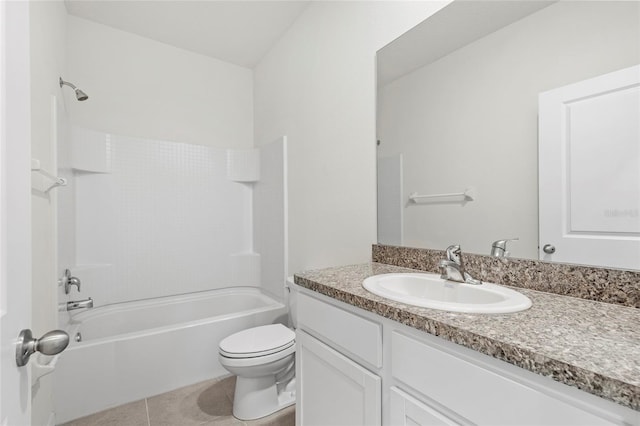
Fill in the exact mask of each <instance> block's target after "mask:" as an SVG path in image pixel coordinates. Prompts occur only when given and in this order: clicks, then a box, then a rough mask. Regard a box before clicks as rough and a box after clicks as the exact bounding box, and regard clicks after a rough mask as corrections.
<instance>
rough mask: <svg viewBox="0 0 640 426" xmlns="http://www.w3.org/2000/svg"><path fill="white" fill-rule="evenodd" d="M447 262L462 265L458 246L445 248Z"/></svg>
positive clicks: (460, 251)
mask: <svg viewBox="0 0 640 426" xmlns="http://www.w3.org/2000/svg"><path fill="white" fill-rule="evenodd" d="M446 251H447V260H450V261H452V262H455V263H457V264H458V265H462V250H461V249H460V245H459V244H455V245H452V246H449V247H447V250H446Z"/></svg>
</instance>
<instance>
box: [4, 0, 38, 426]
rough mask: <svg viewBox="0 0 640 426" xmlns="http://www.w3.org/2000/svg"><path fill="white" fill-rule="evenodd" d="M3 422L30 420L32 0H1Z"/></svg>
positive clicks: (5, 423)
mask: <svg viewBox="0 0 640 426" xmlns="http://www.w3.org/2000/svg"><path fill="white" fill-rule="evenodd" d="M0 32H1V33H0V34H1V35H0V43H1V51H2V53H1V56H2V58H1V61H0V64H1V65H0V99H1V102H2V106H1V114H0V135H1V136H0V143H1V151H0V173H1V174H0V203H1V204H0V224H1V225H0V345H1V346H0V348H1V350H2V356H1V357H0V383H1V384H2V385H1V388H0V424H1V425H27V424H29V423H30V421H31V416H30V411H31V410H30V406H31V383H30V380H29V377H28V369H27V367H17V365H16V345H15V343H16V338H17V337H18V333H19V332H20V331H21V330H22V329H25V328H28V327H29V321H30V318H31V302H30V300H31V299H30V295H31V265H30V262H31V237H30V232H31V215H30V211H31V207H30V203H31V198H30V197H31V187H30V167H31V164H30V143H31V140H30V130H29V128H30V121H29V120H30V118H29V117H30V111H29V109H30V102H29V100H30V92H29V80H30V77H29V76H30V74H29V4H28V3H27V2H19V1H0Z"/></svg>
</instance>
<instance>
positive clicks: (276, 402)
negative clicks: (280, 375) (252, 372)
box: [233, 376, 296, 420]
mask: <svg viewBox="0 0 640 426" xmlns="http://www.w3.org/2000/svg"><path fill="white" fill-rule="evenodd" d="M292 389H293V390H292ZM295 402H296V393H295V388H294V387H291V386H285V387H284V389H282V390H280V392H278V385H277V384H276V380H275V377H274V376H267V377H251V378H247V377H239V376H238V377H237V379H236V390H235V394H234V400H233V416H234V417H235V418H237V419H239V420H255V419H259V418H261V417H266V416H268V415H270V414H273V413H275V412H276V411H280V410H282V409H283V408H286V407H289V406H290V405H293V404H295Z"/></svg>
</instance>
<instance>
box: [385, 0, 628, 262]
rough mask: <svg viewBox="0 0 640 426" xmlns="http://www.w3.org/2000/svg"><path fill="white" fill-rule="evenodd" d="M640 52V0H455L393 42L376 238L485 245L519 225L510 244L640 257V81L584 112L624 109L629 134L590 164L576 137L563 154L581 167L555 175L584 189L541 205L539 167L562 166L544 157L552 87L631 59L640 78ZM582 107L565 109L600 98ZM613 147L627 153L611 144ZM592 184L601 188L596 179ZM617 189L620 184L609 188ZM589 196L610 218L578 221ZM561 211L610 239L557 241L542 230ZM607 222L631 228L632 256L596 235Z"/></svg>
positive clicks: (537, 253) (471, 248) (605, 230)
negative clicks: (591, 246) (556, 204)
mask: <svg viewBox="0 0 640 426" xmlns="http://www.w3.org/2000/svg"><path fill="white" fill-rule="evenodd" d="M638 64H640V3H639V2H635V1H631V2H628V1H595V2H594V1H559V2H544V1H464V0H456V1H454V2H452V3H450V4H449V5H447V6H446V7H444V8H443V9H441V10H440V11H439V12H437V13H436V14H434V15H433V16H431V17H430V18H428V19H427V20H425V21H424V22H422V23H421V24H419V25H418V26H416V27H415V28H413V29H412V30H410V31H409V32H407V33H406V34H404V35H403V36H402V37H400V38H398V39H397V40H395V41H394V42H392V43H390V44H389V45H387V46H385V47H384V48H383V49H381V50H380V51H379V52H378V100H377V109H378V111H377V135H378V139H379V142H378V222H379V223H378V241H379V243H381V244H391V245H402V246H407V247H418V248H432V249H444V248H446V247H447V246H448V245H450V244H453V243H457V244H460V245H461V246H462V248H463V251H465V252H470V253H477V254H487V255H488V254H490V253H491V247H492V243H493V242H494V241H497V240H502V239H512V238H513V239H515V238H517V241H512V242H510V243H508V244H507V250H508V251H509V255H510V256H512V257H517V258H525V259H543V260H550V261H561V262H567V260H566V259H569V260H568V262H569V263H579V264H590V265H596V266H608V267H616V268H622V269H633V270H636V269H640V213H639V212H640V171H639V170H640V118H639V116H640V113H639V112H638V111H640V109H639V108H640V106H639V105H640V88H639V86H638V84H635V85H634V84H633V83H630V84H628V85H627V86H628V87H627V86H625V89H624V91H617V89H616V90H615V91H614V90H611V91H609V92H611V93H613V92H615V93H616V96H617V97H616V98H615V99H613V103H609V105H610V106H609V107H608V108H606V110H607V111H608V112H609V113H610V114H600V113H598V112H596V113H595V117H596V119H593V118H592V119H589V118H584V117H589V115H588V114H587V115H584V116H582V115H581V116H580V117H583V118H582V120H583V122H584V124H585V125H587V126H588V125H590V124H589V123H590V122H595V121H598V120H599V118H600V117H601V116H605V115H606V117H609V118H606V117H605V118H603V119H602V120H605V119H606V120H610V119H612V120H614V121H615V120H617V118H616V117H619V116H621V115H625V114H626V115H627V118H630V119H631V121H630V122H627V124H626V125H627V126H630V127H629V132H627V133H628V134H627V139H625V140H624V141H618V140H617V139H615V140H614V138H609V136H608V135H610V134H613V133H611V132H609V131H608V130H607V131H606V132H605V135H606V136H605V137H604V138H600V140H599V141H596V145H598V147H597V149H595V148H594V150H592V151H590V152H589V153H587V154H585V155H584V156H583V157H584V158H586V159H587V160H584V161H583V162H582V163H580V164H577V163H572V162H571V161H578V160H577V158H578V149H577V148H576V147H575V146H573V145H567V146H568V148H566V149H564V148H563V150H561V151H559V152H560V153H559V154H557V155H558V156H561V157H562V164H563V165H564V167H565V168H572V170H570V171H568V173H569V172H570V173H573V175H569V176H570V177H569V179H570V180H571V179H573V180H572V181H571V182H570V184H568V183H567V182H564V181H562V179H564V178H559V179H558V182H557V187H558V188H561V189H562V191H564V192H565V195H566V193H569V192H571V193H572V194H578V193H579V194H580V196H581V197H582V198H583V199H582V200H581V201H577V200H570V202H567V203H565V204H563V207H562V208H561V209H560V210H559V212H560V213H557V212H556V213H551V212H547V211H541V210H540V203H539V199H541V197H544V196H546V195H548V194H547V191H548V189H547V188H548V186H549V182H546V183H544V184H542V183H540V182H542V181H543V180H544V179H542V180H539V177H540V176H543V177H544V176H555V175H554V173H555V172H553V171H551V170H550V169H548V168H547V166H546V165H545V164H546V163H545V161H547V160H546V159H545V158H540V159H539V155H540V156H541V157H542V156H546V155H548V154H546V153H543V150H541V151H539V144H538V142H539V135H538V131H539V127H538V117H539V114H540V109H539V108H540V105H539V100H540V99H541V98H540V95H541V94H542V93H548V92H554V91H557V90H564V89H563V88H566V87H574V85H576V84H578V83H580V82H584V81H591V79H596V78H600V77H602V76H606V75H608V74H611V73H616V72H618V71H620V70H627V75H628V74H629V73H631V77H632V78H636V77H638V76H640V71H636V70H640V68H633V67H634V66H636V67H637V66H638ZM634 74H637V75H635V76H634ZM609 92H607V93H609ZM554 93H555V92H554ZM603 93H604V92H603ZM618 93H620V96H618ZM578 97H579V96H578ZM587 98H588V96H584V97H582V98H580V99H587ZM576 99H577V98H576ZM611 100H612V99H609V98H607V101H606V102H601V104H602V105H606V104H607V102H609V101H611ZM618 100H620V102H618ZM623 104H624V105H626V106H624V107H623V106H620V105H623ZM583 107H584V108H583ZM627 107H628V109H627V110H625V111H626V112H624V114H622V113H619V112H620V111H621V110H620V111H619V110H618V108H627ZM580 108H581V109H574V110H571V111H569V109H567V108H565V109H563V110H562V111H565V112H563V114H565V115H566V116H569V113H571V114H573V115H572V116H571V117H573V118H576V117H578V116H579V114H578V112H580V111H583V110H587V109H589V108H587V107H585V106H584V105H583V104H580ZM599 108H602V106H599ZM576 111H577V112H576ZM600 111H603V110H602V109H601V110H600ZM563 119H567V117H564V118H563ZM629 123H630V124H629ZM612 125H614V126H618V124H617V123H614V124H612ZM616 128H617V127H616ZM563 129H564V130H562V131H564V132H565V134H566V133H569V130H567V129H566V128H563ZM575 133H577V132H575ZM583 133H587V134H595V133H597V131H595V130H594V131H592V130H589V129H587V130H585V131H583ZM565 136H566V135H564V136H562V137H565ZM570 149H571V150H570ZM580 149H582V148H580ZM609 152H616V153H617V154H615V156H614V157H612V158H608V157H607V156H608V155H609ZM569 156H572V157H571V161H569V160H567V158H569ZM605 157H607V158H605ZM554 161H555V160H554ZM592 172H593V173H592ZM577 173H580V175H577ZM571 176H573V177H571ZM594 182H595V183H594ZM539 185H541V190H543V191H544V193H542V194H541V193H540V192H539ZM567 185H569V186H567ZM571 185H573V186H571ZM594 185H599V189H597V190H593V192H592V191H591V188H593V187H594ZM554 186H555V183H554V182H551V187H554ZM618 193H620V194H622V195H620V194H618ZM609 194H618V195H616V197H617V198H616V199H614V200H612V199H606V200H605V199H604V198H606V197H607V196H608V195H609ZM574 198H575V197H574ZM579 202H580V203H582V204H576V203H579ZM543 204H544V203H543ZM593 206H595V207H593ZM592 208H593V209H594V211H595V213H594V215H596V216H597V215H600V216H601V217H600V216H599V219H598V220H600V221H601V222H602V224H601V225H591V224H587V225H584V227H582V225H580V226H578V225H576V224H577V223H578V222H580V221H581V220H582V219H580V220H578V219H576V218H574V216H573V215H580V218H582V217H583V216H585V217H586V216H587V215H586V213H585V214H584V215H583V214H582V212H583V211H587V210H589V209H592ZM569 210H570V211H569ZM555 215H562V216H563V217H564V216H566V217H570V218H571V220H573V223H574V225H572V226H575V227H576V231H575V232H574V234H575V235H574V237H576V238H574V240H575V241H578V243H580V241H581V240H580V238H582V237H583V236H586V235H587V234H589V238H591V239H592V240H594V241H596V247H598V248H599V249H598V250H596V252H598V251H599V252H600V253H595V254H594V253H591V254H590V255H588V256H587V257H584V258H573V257H571V256H569V257H568V258H567V257H562V256H561V255H562V254H564V253H560V251H561V250H558V252H556V253H547V252H546V251H549V252H552V248H554V247H552V246H553V243H555V241H552V239H550V240H549V241H541V237H540V235H539V232H540V229H541V226H542V225H541V224H544V223H545V221H546V220H547V219H555ZM585 220H586V219H585ZM614 222H615V224H614V225H611V226H610V225H609V223H614ZM564 231H567V230H566V229H564V230H563V232H564ZM569 231H570V230H569ZM607 236H612V238H614V239H618V240H620V241H626V242H627V243H626V244H627V245H626V246H624V247H623V250H625V251H628V252H630V254H629V256H627V260H625V261H624V262H623V263H621V264H616V263H615V260H614V261H613V263H611V261H610V259H611V258H612V257H613V258H615V257H616V255H615V254H613V255H612V254H611V253H610V252H615V251H616V250H617V249H616V248H615V247H614V246H611V245H607V244H599V243H597V240H598V239H599V238H601V237H602V238H605V239H606V238H608V237H607ZM543 238H546V237H543ZM585 238H586V237H585ZM575 241H574V242H575ZM629 241H630V242H631V243H629ZM547 244H548V245H549V246H548V247H547V249H548V250H546V251H545V250H542V248H543V247H544V246H545V245H547ZM629 244H631V245H629ZM578 250H579V248H578V249H570V250H569V249H564V252H568V251H573V252H576V251H578ZM605 252H607V254H606V256H604V255H601V254H602V253H605Z"/></svg>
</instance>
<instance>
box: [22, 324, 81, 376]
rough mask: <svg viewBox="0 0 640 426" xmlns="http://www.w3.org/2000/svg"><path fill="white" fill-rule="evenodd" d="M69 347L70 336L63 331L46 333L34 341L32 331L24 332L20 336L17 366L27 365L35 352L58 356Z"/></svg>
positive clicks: (25, 330)
mask: <svg viewBox="0 0 640 426" xmlns="http://www.w3.org/2000/svg"><path fill="white" fill-rule="evenodd" d="M67 345H69V335H68V334H67V333H66V332H64V331H62V330H53V331H50V332H48V333H45V335H44V336H42V337H41V338H39V339H34V338H33V334H31V330H29V329H28V328H26V329H24V330H22V331H21V332H20V334H19V335H18V342H17V345H16V364H17V365H18V367H22V366H24V365H27V363H28V362H29V357H30V356H31V355H33V354H34V353H35V352H40V353H42V354H45V355H57V354H59V353H60V352H62V351H64V350H65V348H66V347H67Z"/></svg>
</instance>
